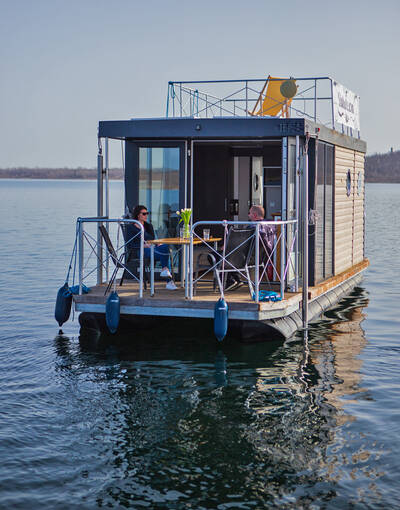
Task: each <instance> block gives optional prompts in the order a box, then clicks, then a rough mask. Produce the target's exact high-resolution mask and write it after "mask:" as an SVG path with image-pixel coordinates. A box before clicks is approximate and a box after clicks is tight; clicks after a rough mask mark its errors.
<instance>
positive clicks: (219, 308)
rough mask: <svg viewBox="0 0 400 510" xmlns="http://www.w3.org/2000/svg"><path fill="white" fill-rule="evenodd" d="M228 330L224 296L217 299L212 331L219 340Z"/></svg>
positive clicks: (226, 306) (226, 307)
mask: <svg viewBox="0 0 400 510" xmlns="http://www.w3.org/2000/svg"><path fill="white" fill-rule="evenodd" d="M227 331H228V305H227V304H226V301H225V299H224V298H220V299H218V301H217V302H216V303H215V308H214V333H215V336H216V337H217V340H218V341H219V342H221V341H222V340H223V339H224V338H225V336H226V332H227Z"/></svg>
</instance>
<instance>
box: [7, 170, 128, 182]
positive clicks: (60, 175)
mask: <svg viewBox="0 0 400 510" xmlns="http://www.w3.org/2000/svg"><path fill="white" fill-rule="evenodd" d="M109 175H110V179H123V177H124V172H123V170H122V168H110V173H109ZM0 178H4V179H97V168H81V167H78V168H0Z"/></svg>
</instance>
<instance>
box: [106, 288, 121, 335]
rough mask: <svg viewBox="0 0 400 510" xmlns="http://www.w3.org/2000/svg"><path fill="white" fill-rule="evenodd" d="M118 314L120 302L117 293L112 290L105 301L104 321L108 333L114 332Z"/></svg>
mask: <svg viewBox="0 0 400 510" xmlns="http://www.w3.org/2000/svg"><path fill="white" fill-rule="evenodd" d="M119 314H120V302H119V296H118V294H117V293H116V292H115V291H113V292H111V294H110V295H109V296H108V299H107V303H106V323H107V327H108V329H109V330H110V333H115V332H116V331H117V329H118V324H119Z"/></svg>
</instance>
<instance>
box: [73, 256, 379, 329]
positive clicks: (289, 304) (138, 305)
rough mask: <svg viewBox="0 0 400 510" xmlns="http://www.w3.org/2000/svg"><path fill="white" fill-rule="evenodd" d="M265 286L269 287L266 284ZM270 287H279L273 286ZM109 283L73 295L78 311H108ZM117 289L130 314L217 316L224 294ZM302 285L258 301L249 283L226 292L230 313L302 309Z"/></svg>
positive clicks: (206, 288) (272, 315) (207, 287)
mask: <svg viewBox="0 0 400 510" xmlns="http://www.w3.org/2000/svg"><path fill="white" fill-rule="evenodd" d="M368 264H369V262H368V260H367V259H364V260H363V261H362V262H360V263H358V264H355V265H354V266H352V267H351V268H349V269H347V270H346V271H343V272H342V273H340V274H339V275H336V276H333V277H332V278H329V279H328V280H325V281H324V282H321V283H320V284H319V285H316V286H315V287H310V288H309V293H308V298H309V300H310V301H312V300H315V299H317V298H318V297H319V296H321V295H323V294H325V293H327V292H329V291H330V290H331V289H334V288H335V287H337V286H339V285H341V284H342V283H343V282H345V281H347V280H349V279H351V278H352V277H353V276H355V275H357V274H359V273H361V272H362V271H363V270H364V269H366V267H368ZM262 288H263V289H267V287H265V286H262ZM268 290H276V291H278V292H279V288H278V287H275V288H274V286H271V288H268ZM104 291H105V284H103V285H96V286H95V287H92V288H91V291H90V292H89V294H85V295H82V296H76V295H74V296H73V299H74V302H75V309H76V311H78V312H96V313H105V304H106V300H107V296H105V295H104ZM117 292H118V295H119V297H120V302H121V314H128V315H154V316H171V317H203V318H212V317H214V307H215V303H216V302H217V300H218V299H219V297H220V294H219V292H218V291H214V290H213V288H212V283H211V282H199V283H198V286H197V292H196V296H194V297H193V299H192V300H189V299H186V298H185V290H184V289H183V288H182V287H178V289H176V290H167V289H166V288H165V282H155V294H154V296H153V297H151V296H150V289H149V288H148V289H147V290H145V291H144V293H143V298H139V285H138V283H136V282H134V283H127V282H126V281H125V282H124V284H123V285H122V286H120V285H119V282H118V283H117ZM301 299H302V294H301V289H300V292H297V293H290V292H286V293H285V299H284V300H283V301H277V302H276V303H273V302H260V303H255V302H254V301H253V300H252V299H251V296H250V292H249V288H248V286H247V285H243V286H242V287H240V288H238V289H236V290H233V291H228V292H226V293H225V300H226V302H227V303H228V308H229V317H230V318H231V319H242V320H266V319H276V318H280V317H287V316H288V315H290V314H291V313H293V312H295V311H296V310H299V308H300V306H301Z"/></svg>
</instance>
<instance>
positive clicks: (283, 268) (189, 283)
mask: <svg viewBox="0 0 400 510" xmlns="http://www.w3.org/2000/svg"><path fill="white" fill-rule="evenodd" d="M201 225H219V226H222V227H224V228H227V227H228V226H247V227H253V228H254V234H252V235H251V236H255V238H256V243H255V278H254V280H255V281H254V291H255V292H254V294H255V301H256V302H257V303H258V302H259V285H260V281H261V279H262V277H263V274H264V272H265V268H264V270H263V272H262V273H261V277H260V260H259V256H260V254H259V242H260V226H261V225H267V226H273V227H276V226H278V225H280V226H281V232H280V234H279V237H278V239H277V240H276V242H275V246H274V248H273V251H272V253H271V254H270V255H268V261H270V259H271V256H272V255H273V253H274V252H275V253H276V249H277V246H278V245H279V243H280V249H281V257H280V274H279V275H278V279H279V281H280V295H281V298H282V299H283V298H284V293H285V279H286V275H287V272H288V269H289V266H290V264H291V263H292V262H291V258H290V253H292V252H293V249H294V253H295V264H294V267H293V269H294V271H295V272H296V268H297V267H298V264H297V260H298V256H299V254H298V243H295V240H296V238H297V220H276V221H227V220H222V221H197V222H196V223H194V224H193V225H192V227H191V229H190V243H189V265H188V267H187V268H186V278H185V280H186V286H185V296H186V298H188V299H190V300H191V299H193V285H194V282H193V270H194V267H193V246H194V244H193V240H194V237H196V239H200V240H201V241H202V243H204V244H205V245H206V246H207V247H208V248H209V249H210V250H211V252H215V254H217V255H218V257H219V260H218V263H217V264H219V263H220V262H221V261H223V260H224V261H225V264H227V265H230V266H232V267H234V266H233V265H232V264H231V263H230V262H229V261H227V257H228V256H229V255H230V254H227V255H226V256H225V255H221V254H220V253H218V252H217V251H216V250H214V249H213V248H212V247H211V246H210V244H209V243H207V241H206V240H204V239H202V238H201V237H200V236H199V235H197V234H196V232H195V229H196V228H197V227H199V226H201ZM290 225H292V226H293V229H294V231H293V240H292V243H291V246H290V247H289V249H290V253H289V256H288V257H287V262H286V264H285V256H284V255H285V254H286V250H287V249H288V244H287V234H288V232H286V226H290ZM249 239H250V237H249ZM224 242H225V240H224ZM261 242H262V240H261ZM271 262H272V261H271ZM200 278H201V277H200ZM200 278H199V279H200ZM247 279H248V283H249V285H252V281H251V280H250V276H249V275H247ZM297 282H298V278H296V279H295V290H296V291H297V290H298V288H297V286H298V285H297Z"/></svg>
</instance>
